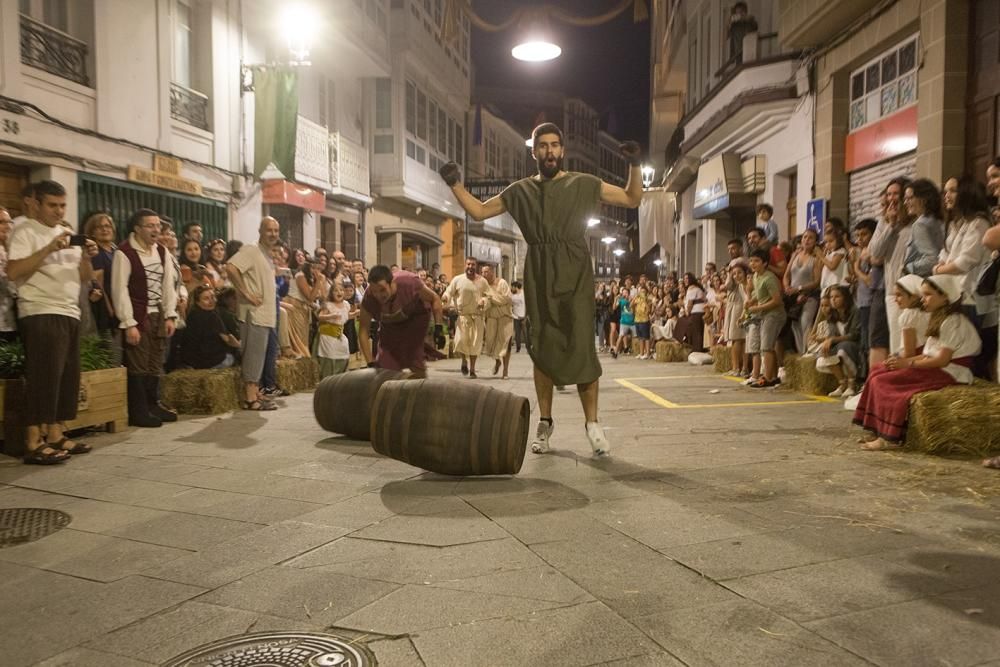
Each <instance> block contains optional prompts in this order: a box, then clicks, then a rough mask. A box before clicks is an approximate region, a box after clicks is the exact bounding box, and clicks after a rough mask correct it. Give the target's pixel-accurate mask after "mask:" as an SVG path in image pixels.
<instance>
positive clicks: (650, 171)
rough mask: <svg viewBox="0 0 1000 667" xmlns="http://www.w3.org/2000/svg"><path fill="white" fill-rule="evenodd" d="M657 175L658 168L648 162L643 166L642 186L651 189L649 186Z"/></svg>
mask: <svg viewBox="0 0 1000 667" xmlns="http://www.w3.org/2000/svg"><path fill="white" fill-rule="evenodd" d="M654 175H656V169H654V168H653V167H651V166H649V165H648V164H646V165H643V166H642V187H643V188H646V189H649V186H651V185H652V184H653V176H654Z"/></svg>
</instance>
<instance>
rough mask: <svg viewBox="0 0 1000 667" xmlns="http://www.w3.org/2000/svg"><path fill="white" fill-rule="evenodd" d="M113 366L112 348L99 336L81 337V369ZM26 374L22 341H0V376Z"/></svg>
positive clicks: (91, 369) (11, 377) (83, 370)
mask: <svg viewBox="0 0 1000 667" xmlns="http://www.w3.org/2000/svg"><path fill="white" fill-rule="evenodd" d="M102 368H111V350H110V349H108V344H107V342H106V341H105V340H103V339H102V338H100V337H98V336H84V337H83V338H81V339H80V371H81V372H87V371H99V370H101V369H102ZM23 375H24V345H22V344H21V341H19V340H18V341H14V342H12V343H0V378H2V379H5V380H14V379H17V378H20V377H22V376H23Z"/></svg>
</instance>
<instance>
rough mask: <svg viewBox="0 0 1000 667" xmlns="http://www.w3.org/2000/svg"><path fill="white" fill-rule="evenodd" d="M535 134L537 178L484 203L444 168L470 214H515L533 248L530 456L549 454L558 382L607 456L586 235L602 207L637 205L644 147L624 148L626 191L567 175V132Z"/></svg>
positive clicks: (453, 168) (542, 128)
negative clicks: (569, 391)
mask: <svg viewBox="0 0 1000 667" xmlns="http://www.w3.org/2000/svg"><path fill="white" fill-rule="evenodd" d="M531 136H532V143H533V148H532V155H534V157H535V160H536V161H537V163H538V174H537V175H535V176H532V177H529V178H523V179H521V180H519V181H516V182H515V183H513V184H511V185H510V186H509V187H508V188H507V189H506V190H504V191H503V192H502V193H500V194H499V195H497V196H496V197H492V198H490V199H489V200H487V201H486V202H481V201H479V200H478V199H477V198H476V197H474V196H472V195H471V194H470V193H469V191H468V190H466V189H465V188H464V187H463V186H462V184H461V183H460V182H459V181H460V178H459V170H458V166H457V165H456V164H455V163H453V162H449V163H448V164H446V165H444V166H442V167H441V169H440V173H441V177H442V178H443V179H444V181H445V183H447V184H448V186H449V187H450V188H451V189H452V192H454V193H455V197H456V199H457V200H458V203H459V204H460V205H461V206H462V208H464V209H465V211H466V213H468V214H469V216H470V217H472V218H473V219H474V220H485V219H486V218H492V217H495V216H498V215H500V214H502V213H505V212H509V213H510V214H511V216H512V217H513V218H514V220H515V222H517V225H518V227H520V229H521V233H522V234H523V235H524V239H525V241H527V243H528V258H527V262H526V263H525V270H524V295H525V305H526V307H527V317H526V318H525V325H526V329H527V345H528V353H529V354H530V355H531V360H532V361H533V362H534V364H535V392H536V393H537V395H538V410H539V412H540V413H541V418H540V421H539V423H538V430H537V434H536V436H535V440H534V441H533V442H532V443H531V451H533V452H535V453H536V454H541V453H543V452H546V451H548V449H549V438H550V436H551V435H552V431H553V423H552V387H553V385H567V384H575V385H576V386H577V391H578V392H579V394H580V401H581V403H582V404H583V412H584V417H585V419H586V432H587V438H588V439H589V440H590V446H591V449H592V450H593V452H594V454H595V455H596V456H606V455H607V454H608V453H609V452H610V444H609V443H608V440H607V438H606V437H605V435H604V429H603V428H601V425H600V424H599V423H598V421H597V397H598V379H599V378H600V376H601V365H600V363H599V362H598V361H597V351H596V349H595V347H594V336H593V331H594V273H593V265H592V260H591V256H590V248H589V245H588V243H587V236H586V230H587V221H588V220H589V219H590V218H592V217H594V216H595V215H597V214H598V213H599V209H600V204H601V203H605V204H609V205H611V206H625V207H628V208H636V207H637V206H638V205H639V200H640V199H641V198H642V175H641V173H640V171H639V145H638V144H636V143H635V142H626V143H624V144H622V146H621V151H622V154H623V155H624V156H625V158H626V159H627V160H628V162H629V175H628V185H626V187H625V188H620V187H618V186H615V185H610V184H608V183H605V182H603V181H602V180H600V179H599V178H597V177H596V176H591V175H590V174H580V173H575V172H567V171H563V156H564V147H563V135H562V131H561V130H560V129H559V128H558V127H557V126H556V125H555V124H553V123H543V124H542V125H539V126H538V127H536V128H535V130H534V131H533V132H532V134H531Z"/></svg>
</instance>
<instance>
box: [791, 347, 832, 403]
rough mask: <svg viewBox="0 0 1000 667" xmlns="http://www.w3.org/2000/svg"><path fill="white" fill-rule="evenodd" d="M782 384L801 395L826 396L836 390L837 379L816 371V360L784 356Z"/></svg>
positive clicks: (810, 357)
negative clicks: (783, 378)
mask: <svg viewBox="0 0 1000 667" xmlns="http://www.w3.org/2000/svg"><path fill="white" fill-rule="evenodd" d="M784 384H785V385H786V386H787V387H789V388H790V389H794V390H795V391H798V392H801V393H803V394H811V395H814V396H826V395H827V394H829V393H830V392H831V391H833V390H834V389H836V388H837V379H836V378H835V377H833V376H832V375H830V374H828V373H820V372H819V371H818V370H816V358H815V357H812V356H809V357H800V356H798V355H793V354H786V355H785V380H784Z"/></svg>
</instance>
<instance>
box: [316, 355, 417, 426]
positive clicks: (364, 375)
mask: <svg viewBox="0 0 1000 667" xmlns="http://www.w3.org/2000/svg"><path fill="white" fill-rule="evenodd" d="M401 377H403V374H402V373H400V372H399V371H389V370H383V369H379V368H365V369H363V370H358V371H351V372H349V373H340V374H339V375H330V376H328V377H325V378H323V381H322V382H320V383H319V384H318V385H317V386H316V392H315V393H314V394H313V412H314V413H315V414H316V421H317V422H319V425H320V426H321V427H323V429H325V430H327V431H333V432H334V433H343V434H344V435H346V436H347V437H349V438H351V439H352V440H368V439H369V438H370V437H371V431H370V430H369V429H370V424H371V411H372V403H374V401H375V394H377V393H378V390H379V387H381V386H382V384H383V383H385V382H388V381H389V380H399V379H400V378H401Z"/></svg>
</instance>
